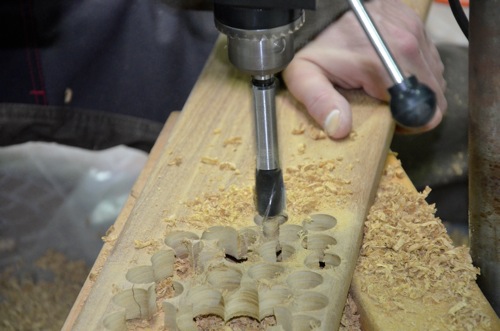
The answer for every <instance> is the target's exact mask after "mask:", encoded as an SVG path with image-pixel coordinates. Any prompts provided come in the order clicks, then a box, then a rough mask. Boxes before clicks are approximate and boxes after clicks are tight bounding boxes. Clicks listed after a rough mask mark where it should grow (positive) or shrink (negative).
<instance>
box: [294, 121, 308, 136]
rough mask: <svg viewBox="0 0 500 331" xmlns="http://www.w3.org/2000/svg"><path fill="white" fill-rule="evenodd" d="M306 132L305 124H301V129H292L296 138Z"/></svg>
mask: <svg viewBox="0 0 500 331" xmlns="http://www.w3.org/2000/svg"><path fill="white" fill-rule="evenodd" d="M304 132H306V127H305V124H304V123H300V124H299V127H297V128H293V129H292V134H293V135H296V136H298V135H301V134H304Z"/></svg>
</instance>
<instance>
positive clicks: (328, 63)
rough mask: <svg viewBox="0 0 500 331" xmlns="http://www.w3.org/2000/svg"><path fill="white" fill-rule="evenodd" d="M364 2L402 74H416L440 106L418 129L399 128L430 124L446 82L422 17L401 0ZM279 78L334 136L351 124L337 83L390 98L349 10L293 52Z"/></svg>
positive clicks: (388, 82) (377, 61) (376, 60)
mask: <svg viewBox="0 0 500 331" xmlns="http://www.w3.org/2000/svg"><path fill="white" fill-rule="evenodd" d="M365 6H366V8H367V11H368V12H369V13H370V16H371V17H372V19H373V21H374V23H375V25H376V26H377V27H378V30H379V31H380V34H381V35H382V37H383V38H384V40H385V42H386V44H387V47H388V48H389V49H390V50H391V53H392V55H393V56H394V58H395V60H396V61H397V63H398V64H399V66H400V67H401V70H402V71H403V72H404V74H405V76H410V75H415V76H416V77H417V79H418V80H419V81H420V82H421V83H424V84H426V85H427V86H429V87H430V88H431V89H432V90H433V91H434V92H435V93H436V98H437V105H438V109H437V112H436V114H435V115H434V117H433V119H432V120H431V121H430V122H429V123H428V124H427V125H425V126H424V127H422V128H419V129H418V130H414V131H410V130H408V129H403V128H398V131H400V132H411V133H416V132H423V131H428V130H431V129H433V128H434V127H436V126H437V125H438V124H439V123H440V122H441V119H442V116H443V114H444V112H445V111H446V107H447V103H446V99H445V97H444V90H445V88H446V82H445V80H444V78H443V71H444V66H443V63H442V62H441V59H440V57H439V54H438V52H437V49H436V47H435V46H434V44H433V43H432V42H431V41H430V40H429V39H428V38H427V36H426V34H425V30H424V26H423V23H422V21H421V20H420V18H419V17H418V16H417V15H416V13H415V12H414V11H413V10H412V9H411V8H409V7H408V6H406V5H405V4H403V3H402V2H401V1H400V0H373V1H370V2H367V3H366V4H365ZM283 78H284V80H285V83H286V85H287V87H288V89H289V90H290V92H291V93H292V94H293V95H294V96H295V97H296V98H297V100H299V101H300V102H301V103H303V104H304V106H305V107H306V108H307V110H308V112H309V114H310V115H311V116H312V117H313V118H314V119H315V120H316V121H317V122H318V123H319V124H320V125H322V126H323V128H324V130H325V132H326V133H327V134H328V135H329V136H330V137H331V138H333V139H341V138H344V137H346V136H347V135H348V134H349V133H350V131H351V127H352V113H351V107H350V105H349V103H348V101H347V100H346V99H345V98H344V97H343V96H342V95H341V94H340V93H339V92H338V91H337V90H336V89H335V86H338V87H341V88H344V89H358V88H362V89H363V90H364V91H365V92H366V93H367V94H368V95H370V96H372V97H374V98H377V99H380V100H384V101H388V100H389V93H388V91H387V89H388V88H389V87H390V86H392V85H393V82H392V80H391V78H390V76H389V74H388V73H387V71H386V69H385V67H384V66H383V64H382V62H381V61H380V59H379V57H378V55H377V53H376V52H375V50H374V48H373V46H372V45H371V43H370V41H369V39H368V37H367V36H366V34H365V33H364V31H363V29H362V28H361V26H360V24H359V23H358V21H357V19H356V17H355V16H354V13H353V12H352V11H349V12H346V13H345V14H344V15H343V16H342V17H340V18H339V19H338V20H337V21H335V22H334V23H332V24H331V25H330V26H329V27H328V28H326V29H325V30H324V31H323V32H322V33H321V34H320V35H318V36H317V37H316V39H314V40H313V41H311V42H310V43H309V44H308V45H307V46H306V47H304V48H303V49H301V50H300V51H299V52H297V54H296V55H295V58H294V59H293V60H292V62H291V63H290V64H289V65H288V67H287V68H286V69H285V71H284V72H283Z"/></svg>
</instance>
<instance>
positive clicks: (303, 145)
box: [297, 143, 306, 155]
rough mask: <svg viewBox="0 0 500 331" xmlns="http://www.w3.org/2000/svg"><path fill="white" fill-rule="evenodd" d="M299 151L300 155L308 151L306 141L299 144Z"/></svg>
mask: <svg viewBox="0 0 500 331" xmlns="http://www.w3.org/2000/svg"><path fill="white" fill-rule="evenodd" d="M297 153H298V154H299V155H304V154H305V153H306V144H304V143H300V144H299V145H298V146H297Z"/></svg>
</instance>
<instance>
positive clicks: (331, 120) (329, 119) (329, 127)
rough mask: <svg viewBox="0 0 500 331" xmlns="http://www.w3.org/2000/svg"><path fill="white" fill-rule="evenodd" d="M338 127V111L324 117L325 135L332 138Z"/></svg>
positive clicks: (335, 110)
mask: <svg viewBox="0 0 500 331" xmlns="http://www.w3.org/2000/svg"><path fill="white" fill-rule="evenodd" d="M339 126H340V110H338V109H334V110H332V111H331V112H330V114H328V116H326V119H325V123H324V125H323V128H324V130H325V131H326V134H327V135H329V136H330V137H333V136H334V135H335V133H337V130H338V128H339Z"/></svg>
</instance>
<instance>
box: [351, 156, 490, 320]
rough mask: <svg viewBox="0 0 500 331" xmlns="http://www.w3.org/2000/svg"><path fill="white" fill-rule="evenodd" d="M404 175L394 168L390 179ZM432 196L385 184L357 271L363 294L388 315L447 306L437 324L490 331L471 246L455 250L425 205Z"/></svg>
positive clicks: (373, 211)
mask: <svg viewBox="0 0 500 331" xmlns="http://www.w3.org/2000/svg"><path fill="white" fill-rule="evenodd" d="M402 173H403V172H402V169H401V167H400V165H393V166H389V167H388V168H387V170H386V173H385V174H384V176H385V177H387V178H389V179H391V178H394V179H397V178H401V176H402ZM429 192H430V189H429V188H427V189H425V190H424V191H423V192H421V193H417V192H414V191H410V190H408V189H407V188H406V187H405V186H403V185H400V184H397V181H396V180H392V181H391V180H385V181H382V184H381V186H380V187H379V190H378V193H377V197H376V201H375V203H374V205H373V206H372V208H371V210H370V213H369V215H368V217H367V220H366V222H365V234H364V241H363V245H362V248H361V253H360V259H359V260H358V265H357V267H356V274H357V275H360V279H361V284H362V285H361V286H362V288H361V291H362V292H364V293H366V294H367V295H368V296H369V297H370V298H371V299H372V300H373V301H374V302H376V304H377V305H379V306H380V307H382V309H383V310H384V311H387V312H390V311H402V312H404V313H410V312H411V311H410V310H411V309H412V305H408V304H407V301H408V300H412V302H418V303H420V304H423V305H428V306H432V305H433V304H440V303H441V304H442V303H445V304H447V305H449V306H450V308H449V311H448V314H447V316H444V317H442V318H441V320H439V321H436V323H439V324H441V325H445V326H446V327H447V329H448V330H475V329H477V328H478V327H479V326H481V327H487V326H488V325H489V324H490V321H489V318H488V316H487V315H486V314H485V313H483V312H481V311H480V310H479V309H478V308H477V307H478V306H479V302H476V301H477V299H476V298H477V296H475V295H474V292H473V289H474V287H475V279H476V276H477V275H478V274H479V270H478V269H477V268H475V267H474V266H473V265H472V261H471V257H470V255H469V250H468V248H467V247H454V246H453V244H452V242H451V240H450V239H449V237H448V236H447V234H446V229H445V227H444V225H443V224H442V223H441V221H440V220H439V219H438V218H436V217H435V216H434V213H435V207H434V205H429V204H428V203H427V202H426V201H425V198H426V197H427V195H428V194H429ZM413 306H414V305H413Z"/></svg>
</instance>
